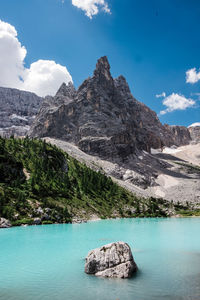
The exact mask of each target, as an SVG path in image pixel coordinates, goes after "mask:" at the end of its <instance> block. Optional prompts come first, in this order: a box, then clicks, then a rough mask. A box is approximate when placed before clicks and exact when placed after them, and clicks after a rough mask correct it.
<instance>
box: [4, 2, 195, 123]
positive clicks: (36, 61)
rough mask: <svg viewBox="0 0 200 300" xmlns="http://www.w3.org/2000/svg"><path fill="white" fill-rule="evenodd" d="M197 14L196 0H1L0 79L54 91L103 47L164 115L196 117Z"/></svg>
mask: <svg viewBox="0 0 200 300" xmlns="http://www.w3.org/2000/svg"><path fill="white" fill-rule="evenodd" d="M199 15H200V1H199V0H140V1H138V0H42V1H41V0H28V1H27V0H17V1H16V0H0V86H7V87H15V88H19V89H23V90H28V91H32V92H35V93H37V94H38V95H41V96H45V95H47V94H51V95H53V94H55V92H56V90H57V89H58V88H59V86H60V85H61V83H62V82H66V83H67V82H69V81H73V83H74V85H75V87H78V86H79V85H80V84H81V83H82V81H83V80H84V79H86V78H88V77H89V76H92V73H93V70H94V68H95V64H96V61H97V59H98V58H100V57H101V56H104V55H107V57H108V59H109V62H110V65H111V73H112V75H113V77H117V76H119V75H124V76H125V77H126V79H127V82H128V84H129V86H130V89H131V91H132V93H133V96H134V97H135V98H136V99H137V100H139V101H141V102H143V103H145V104H146V105H148V106H149V107H150V108H151V109H153V110H154V111H156V113H157V114H158V116H159V118H160V120H161V122H162V123H168V124H170V125H184V126H189V125H190V124H193V123H198V122H200V37H199V31H200V18H199Z"/></svg>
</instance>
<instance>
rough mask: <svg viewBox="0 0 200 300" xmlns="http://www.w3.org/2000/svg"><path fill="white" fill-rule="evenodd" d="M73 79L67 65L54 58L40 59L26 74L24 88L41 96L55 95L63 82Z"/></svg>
mask: <svg viewBox="0 0 200 300" xmlns="http://www.w3.org/2000/svg"><path fill="white" fill-rule="evenodd" d="M69 81H72V77H71V75H70V74H69V72H68V71H67V68H66V67H63V66H61V65H59V64H56V63H55V61H52V60H38V61H36V62H34V63H32V64H31V66H30V68H29V69H27V70H26V74H25V75H24V82H23V84H22V85H23V88H24V89H25V90H27V91H31V92H35V93H36V94H38V95H40V96H46V95H47V94H48V95H54V94H55V92H56V91H57V90H58V88H59V86H60V85H61V83H63V82H69Z"/></svg>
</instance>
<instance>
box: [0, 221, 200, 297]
mask: <svg viewBox="0 0 200 300" xmlns="http://www.w3.org/2000/svg"><path fill="white" fill-rule="evenodd" d="M115 241H125V242H127V243H128V244H129V245H130V246H131V249H132V252H133V256H134V259H135V261H136V263H137V265H138V267H139V271H138V273H137V274H136V275H135V276H134V277H133V278H132V279H126V280H123V279H103V278H97V277H94V276H90V275H86V274H85V273H84V263H85V261H84V258H85V256H86V255H87V253H88V251H89V250H91V249H93V248H96V247H99V246H102V245H104V244H108V243H111V242H115ZM0 299H1V300H2V299H3V300H35V299H37V300H38V299H41V300H45V299H46V300H51V299H52V300H63V299H69V300H71V299H72V300H84V299H86V300H98V299H101V300H112V299H113V300H117V299H118V300H129V299H131V300H132V299H133V300H157V299H158V300H164V299H165V300H167V299H169V300H172V299H176V300H183V299H187V300H188V299H191V300H199V299H200V218H180V219H178V218H171V219H119V220H102V221H97V222H89V223H85V224H80V225H78V224H73V225H72V224H63V225H43V226H29V227H15V228H11V229H1V230H0Z"/></svg>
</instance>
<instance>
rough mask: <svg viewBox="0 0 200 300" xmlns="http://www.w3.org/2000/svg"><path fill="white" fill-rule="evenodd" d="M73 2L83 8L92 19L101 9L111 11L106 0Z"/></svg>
mask: <svg viewBox="0 0 200 300" xmlns="http://www.w3.org/2000/svg"><path fill="white" fill-rule="evenodd" d="M72 4H73V5H74V6H76V7H78V8H80V9H82V10H83V11H84V12H85V14H86V16H87V17H89V18H90V19H92V17H93V16H94V15H97V14H98V13H99V9H101V10H103V11H104V12H106V13H110V9H109V7H108V3H107V2H106V1H105V0H72Z"/></svg>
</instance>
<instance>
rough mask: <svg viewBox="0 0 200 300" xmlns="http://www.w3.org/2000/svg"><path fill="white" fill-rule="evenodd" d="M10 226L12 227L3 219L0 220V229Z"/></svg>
mask: <svg viewBox="0 0 200 300" xmlns="http://www.w3.org/2000/svg"><path fill="white" fill-rule="evenodd" d="M11 226H12V225H11V223H10V221H9V220H7V219H5V218H0V228H9V227H11Z"/></svg>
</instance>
